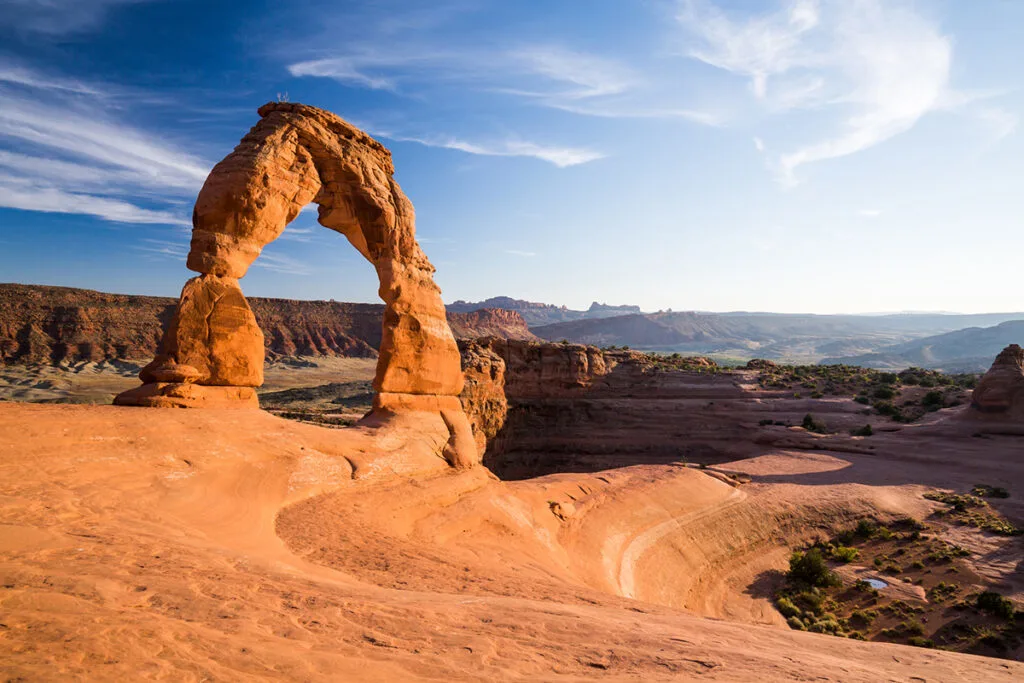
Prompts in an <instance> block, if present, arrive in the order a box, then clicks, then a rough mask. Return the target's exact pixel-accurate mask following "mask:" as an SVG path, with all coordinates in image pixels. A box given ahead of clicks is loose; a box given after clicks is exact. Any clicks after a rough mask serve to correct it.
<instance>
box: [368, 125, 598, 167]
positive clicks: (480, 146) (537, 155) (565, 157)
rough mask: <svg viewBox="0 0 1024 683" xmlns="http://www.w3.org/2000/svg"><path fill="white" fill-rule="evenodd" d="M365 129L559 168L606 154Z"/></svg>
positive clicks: (391, 137) (394, 137)
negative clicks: (539, 162) (518, 158)
mask: <svg viewBox="0 0 1024 683" xmlns="http://www.w3.org/2000/svg"><path fill="white" fill-rule="evenodd" d="M364 128H366V129H367V130H371V131H372V133H373V134H374V135H376V136H379V137H382V138H387V139H389V140H394V141H396V142H415V143H417V144H420V145H425V146H427V147H440V148H443V149H454V150H458V151H460V152H465V153H467V154H477V155H480V156H492V157H530V158H533V159H540V160H541V161H546V162H548V163H550V164H554V165H555V166H558V167H559V168H566V167H569V166H578V165H579V164H585V163H587V162H590V161H596V160H597V159H603V158H604V157H605V155H604V154H603V153H601V152H597V151H594V150H590V149H583V148H578V147H559V146H551V145H542V144H538V143H535V142H528V141H525V140H514V139H512V140H503V141H499V142H493V143H476V142H469V141H466V140H460V139H458V138H453V137H424V138H417V137H410V136H404V135H397V134H394V133H388V132H383V131H379V130H372V127H366V126H364Z"/></svg>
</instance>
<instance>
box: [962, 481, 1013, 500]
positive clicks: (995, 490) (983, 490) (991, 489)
mask: <svg viewBox="0 0 1024 683" xmlns="http://www.w3.org/2000/svg"><path fill="white" fill-rule="evenodd" d="M971 495H974V496H981V497H984V498H1009V497H1010V492H1009V491H1007V490H1006V489H1004V488H1003V487H1001V486H989V485H988V484H975V485H974V488H972V489H971Z"/></svg>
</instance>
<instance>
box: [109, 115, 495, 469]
mask: <svg viewBox="0 0 1024 683" xmlns="http://www.w3.org/2000/svg"><path fill="white" fill-rule="evenodd" d="M259 114H260V116H261V117H262V118H261V120H260V121H259V122H258V123H257V124H256V125H255V126H254V127H253V128H252V130H250V131H249V133H248V134H247V135H246V136H245V137H244V138H242V141H241V142H240V143H239V145H238V146H237V147H236V148H235V149H234V151H233V152H231V154H229V155H228V156H227V157H225V158H224V159H223V160H222V161H221V162H220V163H218V164H217V165H216V166H215V167H214V168H213V170H212V171H211V172H210V175H209V177H208V178H207V179H206V182H205V184H204V185H203V188H202V190H200V192H199V197H198V199H197V200H196V205H195V209H194V211H193V218H192V224H193V229H192V245H191V250H190V251H189V255H188V261H187V266H188V268H189V269H191V270H193V271H196V272H198V273H200V275H199V277H196V278H193V279H192V280H189V281H188V282H187V283H186V284H185V288H184V289H183V290H182V293H181V299H180V301H179V303H178V307H177V309H176V310H175V312H174V315H173V317H172V319H171V321H170V324H169V325H168V327H167V330H166V332H165V333H164V336H163V340H162V342H161V347H160V353H159V354H157V356H156V358H155V359H154V360H153V362H152V363H150V364H149V365H147V366H146V367H145V368H143V370H142V372H141V373H140V378H141V379H142V381H143V385H142V386H141V387H139V388H137V389H133V390H131V391H128V392H125V393H123V394H121V395H119V396H118V397H117V398H116V399H115V402H116V403H118V404H120V405H132V406H152V407H253V408H255V407H258V400H257V398H256V391H255V388H256V387H258V386H260V385H261V384H262V383H263V353H264V350H263V349H264V336H263V333H262V331H261V330H260V327H259V325H258V324H257V322H256V317H255V315H254V314H253V312H252V310H251V308H250V307H249V304H248V302H247V301H246V300H245V297H244V296H243V294H242V290H241V288H240V287H239V285H238V279H239V278H241V277H243V276H244V275H245V274H246V272H247V271H248V269H249V266H250V265H252V263H253V262H254V261H255V260H256V259H257V257H259V255H260V253H261V251H262V250H263V247H265V246H266V245H267V244H269V243H270V242H272V241H273V240H275V239H277V237H279V236H280V235H281V233H282V232H283V231H284V229H285V226H287V225H288V223H290V222H291V221H292V220H294V219H295V217H296V216H298V214H299V212H300V211H301V210H302V209H303V207H305V206H306V205H307V204H310V203H311V202H315V203H316V204H318V205H319V215H318V221H319V222H320V224H321V225H323V226H324V227H326V228H329V229H331V230H334V231H336V232H339V233H341V234H342V235H344V236H345V237H346V238H347V239H348V241H349V242H350V243H351V244H352V246H353V247H355V248H356V250H357V251H358V252H359V253H361V254H362V255H363V256H364V257H365V258H366V259H367V260H368V261H370V262H371V263H372V264H373V265H374V267H375V269H376V271H377V276H378V278H379V280H380V288H379V290H378V291H379V292H380V296H381V298H382V299H383V300H384V305H385V308H384V324H383V329H382V336H381V343H380V352H379V354H380V355H379V357H378V361H377V374H376V378H375V379H374V384H373V386H374V389H375V390H376V392H377V394H376V396H375V398H374V404H373V414H372V415H371V416H370V417H369V418H368V419H369V421H371V422H373V421H376V422H377V423H382V422H387V421H389V420H390V419H391V418H392V417H393V416H396V415H401V414H403V413H436V414H437V415H438V417H439V418H440V419H438V420H434V421H433V424H434V425H435V426H436V427H438V428H439V429H442V430H446V431H447V435H446V436H447V444H446V445H445V447H444V457H445V458H446V459H447V460H448V462H449V463H450V464H452V465H453V466H460V467H461V466H471V465H473V464H475V463H476V462H478V461H479V455H480V454H479V453H478V452H477V449H476V446H475V444H474V442H473V436H472V432H471V429H470V425H469V422H468V420H467V418H466V415H465V413H464V412H463V410H462V405H461V403H460V402H459V394H460V393H461V391H462V388H463V376H462V369H461V361H460V357H459V350H458V347H457V346H456V343H455V338H454V336H453V335H452V331H451V329H450V328H449V326H448V323H447V321H446V320H445V308H444V304H443V303H442V301H441V290H440V289H439V288H438V286H437V285H436V284H435V282H434V278H433V274H434V267H433V266H432V265H431V264H430V261H428V260H427V257H426V255H425V254H424V253H423V251H422V250H421V249H420V246H419V244H418V243H417V241H416V237H415V226H414V214H413V207H412V203H411V202H410V201H409V199H408V198H407V197H406V196H405V194H404V193H403V192H402V190H401V188H400V187H399V186H398V183H397V182H395V179H394V166H393V165H392V161H391V154H390V152H388V150H387V149H386V148H385V147H384V146H383V145H381V144H380V143H379V142H377V141H376V140H374V139H373V138H371V137H370V136H368V135H367V134H366V133H364V132H362V131H361V130H359V129H357V128H355V127H354V126H352V125H351V124H349V123H347V122H345V121H343V120H342V119H340V118H339V117H337V116H335V115H334V114H331V113H330V112H327V111H323V110H321V109H316V108H314V107H308V106H305V105H301V104H293V103H280V102H278V103H270V104H266V105H264V106H263V107H261V108H260V110H259ZM424 436H425V437H426V438H431V435H424ZM442 443H444V441H442Z"/></svg>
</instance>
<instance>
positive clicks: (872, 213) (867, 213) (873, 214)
mask: <svg viewBox="0 0 1024 683" xmlns="http://www.w3.org/2000/svg"><path fill="white" fill-rule="evenodd" d="M859 213H860V215H861V216H864V217H865V218H878V217H879V216H881V215H882V212H881V211H880V210H878V209H861V210H860V212H859Z"/></svg>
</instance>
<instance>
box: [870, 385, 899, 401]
mask: <svg viewBox="0 0 1024 683" xmlns="http://www.w3.org/2000/svg"><path fill="white" fill-rule="evenodd" d="M873 396H874V397H875V398H880V399H883V400H890V399H892V398H893V397H894V396H896V392H895V391H893V389H892V388H891V387H878V388H877V389H875V391H874V394H873Z"/></svg>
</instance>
